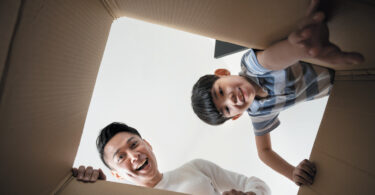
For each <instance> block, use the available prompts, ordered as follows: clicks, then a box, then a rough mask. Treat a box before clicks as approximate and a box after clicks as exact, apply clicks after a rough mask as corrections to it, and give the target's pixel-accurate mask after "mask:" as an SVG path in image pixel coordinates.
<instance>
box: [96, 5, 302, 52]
mask: <svg viewBox="0 0 375 195" xmlns="http://www.w3.org/2000/svg"><path fill="white" fill-rule="evenodd" d="M103 1H104V2H106V4H109V6H108V7H110V8H111V9H112V10H113V13H115V15H116V17H123V16H125V17H133V18H137V19H141V20H145V21H148V22H152V23H156V24H161V25H166V26H169V27H172V28H176V29H180V30H183V31H187V32H191V33H196V34H200V35H203V36H207V37H211V38H215V39H218V40H222V41H226V42H231V43H235V44H238V45H243V46H247V47H253V48H264V47H266V46H268V45H269V44H270V43H273V42H275V41H278V40H280V39H283V38H285V37H286V36H287V35H288V34H289V33H290V31H291V30H292V29H294V28H295V26H296V25H297V23H298V21H299V20H300V19H301V18H302V17H303V16H304V13H305V10H306V7H307V6H308V2H309V1H308V0H284V1H260V0H239V1H227V0H192V1H185V0H153V1H147V0H117V1H116V0H103Z"/></svg>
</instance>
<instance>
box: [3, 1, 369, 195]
mask: <svg viewBox="0 0 375 195" xmlns="http://www.w3.org/2000/svg"><path fill="white" fill-rule="evenodd" d="M307 5H308V0H303V1H302V0H285V1H276V0H272V1H256V0H251V1H245V0H241V1H226V0H218V1H213V0H199V1H198V0H194V1H185V0H153V1H146V0H119V1H115V0H102V1H100V0H95V1H93V0H80V1H74V0H55V1H52V0H45V1H44V0H43V1H42V0H33V1H31V0H25V1H15V0H5V1H1V2H0V16H1V18H0V26H1V28H0V29H1V30H0V37H1V42H0V74H1V75H0V82H1V83H0V129H1V130H0V133H1V136H0V137H1V139H2V141H1V142H0V153H1V154H2V160H1V161H0V173H1V179H0V185H1V188H0V194H72V193H73V194H74V193H76V194H93V191H95V192H98V193H99V192H101V193H104V192H108V193H112V194H116V193H121V192H122V193H135V191H137V192H138V190H140V191H141V192H142V193H144V194H160V193H161V192H160V191H157V190H152V189H144V188H140V187H134V186H127V185H120V184H113V183H108V182H98V183H96V184H92V185H87V186H88V187H87V188H86V184H80V183H77V182H75V181H71V179H70V178H71V177H70V169H71V166H72V164H73V160H74V157H75V154H76V151H77V148H78V145H79V140H80V137H81V133H82V128H83V125H84V121H85V118H86V114H87V111H88V106H89V103H90V99H91V95H92V92H93V88H94V85H95V80H96V76H97V72H98V68H99V65H100V61H101V58H102V55H103V51H104V47H105V44H106V40H107V37H108V33H109V30H110V27H111V23H112V21H113V20H114V19H115V18H117V17H123V16H126V17H134V18H138V19H142V20H145V21H149V22H153V23H157V24H161V25H166V26H169V27H173V28H177V29H181V30H184V31H188V32H192V33H197V34H200V35H204V36H208V37H212V38H215V39H219V40H222V41H226V42H232V43H236V44H239V45H243V46H247V47H254V48H260V49H262V48H265V47H266V46H268V45H270V44H272V43H273V42H275V41H278V40H280V39H283V38H285V37H286V36H287V35H288V33H290V32H291V31H292V30H293V29H295V28H296V25H297V23H298V21H299V20H301V18H302V17H303V15H304V12H305V10H306V7H307ZM337 5H340V7H339V8H338V9H337V10H338V11H337V12H335V13H336V15H334V16H333V17H332V20H331V22H330V23H329V26H330V27H331V37H332V40H334V41H335V43H337V44H338V45H339V46H340V47H342V48H343V49H346V50H356V51H359V52H362V53H363V54H364V55H365V57H366V60H367V61H366V63H365V64H363V65H360V66H354V67H353V66H350V67H349V66H342V67H333V68H336V69H341V70H349V69H359V70H362V71H363V72H365V73H366V74H367V77H371V75H372V73H371V70H370V69H374V64H375V57H374V55H372V53H370V52H372V51H374V44H373V42H374V39H373V37H372V35H373V34H375V25H373V20H374V18H375V17H374V13H375V12H374V10H375V7H374V4H373V3H372V2H370V1H340V2H338V3H337ZM352 75H357V74H355V73H352ZM353 77H356V76H353ZM362 84H363V85H364V86H366V87H367V88H366V89H367V90H365V88H364V87H361V86H362ZM373 85H374V84H373V80H371V81H363V82H359V84H358V82H357V81H345V82H344V81H342V82H341V81H340V82H337V86H336V87H335V90H334V91H333V93H332V97H331V99H330V103H329V107H328V108H327V111H326V116H325V118H324V120H323V123H322V127H321V130H320V132H319V135H318V138H317V141H316V146H315V147H314V149H316V148H318V149H316V150H318V152H313V153H312V156H311V158H312V159H313V160H314V161H315V162H317V164H318V168H321V169H322V170H321V171H320V172H319V174H318V175H317V180H316V185H315V184H314V186H313V187H312V188H311V189H312V191H313V192H316V193H320V192H321V193H325V192H336V191H334V190H333V189H337V188H341V189H343V190H342V191H340V192H343V191H344V190H345V191H344V193H345V192H349V193H351V192H359V191H356V190H355V189H353V190H352V191H350V190H348V188H349V189H351V188H350V186H349V185H347V184H348V181H349V180H347V181H346V180H345V181H343V180H342V182H330V183H329V184H330V185H323V184H322V183H325V182H323V181H326V180H325V179H328V178H330V177H328V176H325V175H330V173H331V172H330V171H337V172H338V173H341V172H340V167H341V169H342V170H345V171H346V172H345V174H344V173H343V174H341V175H340V174H339V175H337V176H341V177H342V178H344V176H345V177H351V178H354V179H353V180H352V181H350V183H351V184H352V185H353V183H354V184H356V185H353V186H361V187H363V185H365V184H366V186H367V185H369V186H371V187H372V186H373V185H370V184H375V183H374V182H373V179H374V170H373V169H372V167H371V166H370V165H371V164H375V163H374V159H373V156H374V155H373V153H372V152H371V149H370V148H373V146H374V144H371V142H369V138H372V137H374V136H373V135H374V134H373V133H372V132H371V131H369V130H370V129H373V122H372V121H371V120H370V119H371V117H372V116H373V112H372V111H371V110H372V109H364V108H365V107H363V109H362V106H366V108H371V107H372V108H374V105H373V104H366V105H362V104H361V105H360V106H359V107H356V106H350V107H348V108H347V109H344V108H341V109H338V108H337V106H345V105H346V104H343V103H342V102H347V101H349V102H350V101H353V100H352V99H353V98H362V99H360V100H361V102H360V103H363V102H371V101H370V100H372V99H368V98H373V96H367V95H366V94H368V89H372V90H373ZM346 89H350V90H356V94H358V97H357V96H352V95H353V94H348V93H346V92H345V90H346ZM347 95H349V96H348V97H346V96H347ZM341 96H342V97H343V99H341ZM344 96H345V98H344ZM331 105H332V106H331ZM331 110H332V111H331ZM336 110H337V111H339V112H340V113H339V114H337V115H335V114H332V112H335V111H336ZM353 113H355V114H356V116H357V115H358V116H362V115H363V116H365V117H354V118H353ZM348 116H351V117H350V118H349V117H348ZM337 120H339V121H340V122H341V121H343V122H345V123H343V124H345V125H338V126H340V128H343V129H345V132H346V133H344V134H342V135H343V137H339V138H343V139H344V137H345V136H347V137H352V136H354V137H355V136H356V135H358V134H354V133H352V132H351V130H353V129H354V127H355V126H353V125H351V124H353V123H350V121H351V120H353V121H356V124H358V126H357V127H355V128H359V129H361V130H362V132H366V133H365V134H363V135H361V136H359V137H355V138H356V139H353V140H352V141H351V142H349V143H348V142H345V143H346V144H350V145H351V146H355V147H354V149H352V148H351V147H347V146H345V147H346V149H349V152H348V153H341V152H342V151H341V150H340V148H336V147H335V146H336V145H335V144H328V143H329V142H330V141H326V140H325V139H333V140H338V137H337V134H336V133H335V131H332V133H331V131H328V130H331V129H334V128H335V127H336V123H337V122H335V121H337ZM331 121H332V122H331ZM349 127H350V128H349ZM326 129H328V130H326ZM365 130H367V131H365ZM326 131H327V132H326ZM330 143H333V142H330ZM361 144H364V145H361ZM344 145H345V144H344ZM356 147H358V148H356ZM322 150H323V151H329V153H328V152H327V154H330V155H331V156H332V155H336V156H337V158H339V159H341V160H337V159H336V158H331V156H329V155H328V156H327V155H326V154H321V153H319V151H322ZM345 155H347V156H345ZM354 157H355V159H353V160H352V161H346V159H347V158H349V159H351V158H354ZM347 170H350V171H347ZM361 183H363V184H362V185H361ZM83 186H85V187H83ZM371 187H369V188H371ZM102 189H105V191H101V190H102ZM107 189H111V190H112V189H113V192H112V191H111V192H109V191H107ZM134 190H135V191H134ZM303 190H304V189H302V190H301V194H308V193H310V194H311V193H312V192H311V191H308V190H305V191H303ZM366 192H373V190H372V188H371V189H368V191H366ZM163 193H165V194H167V192H163ZM171 194H172V193H171Z"/></svg>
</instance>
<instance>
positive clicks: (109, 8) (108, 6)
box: [101, 0, 120, 20]
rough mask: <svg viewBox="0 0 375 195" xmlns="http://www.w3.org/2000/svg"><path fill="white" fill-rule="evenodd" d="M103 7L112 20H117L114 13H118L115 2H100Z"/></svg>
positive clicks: (105, 0)
mask: <svg viewBox="0 0 375 195" xmlns="http://www.w3.org/2000/svg"><path fill="white" fill-rule="evenodd" d="M101 2H102V4H103V6H104V7H105V9H106V10H107V11H108V13H109V15H111V16H112V17H113V19H114V20H115V19H117V18H119V17H120V16H118V15H116V13H118V10H119V8H118V4H117V2H116V1H114V0H102V1H101Z"/></svg>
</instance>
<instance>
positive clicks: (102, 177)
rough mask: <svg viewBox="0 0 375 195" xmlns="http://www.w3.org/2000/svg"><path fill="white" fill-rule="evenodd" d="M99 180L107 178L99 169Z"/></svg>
mask: <svg viewBox="0 0 375 195" xmlns="http://www.w3.org/2000/svg"><path fill="white" fill-rule="evenodd" d="M99 179H102V180H106V179H107V177H106V176H105V174H104V173H103V171H102V169H99Z"/></svg>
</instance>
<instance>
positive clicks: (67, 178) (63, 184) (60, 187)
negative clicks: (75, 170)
mask: <svg viewBox="0 0 375 195" xmlns="http://www.w3.org/2000/svg"><path fill="white" fill-rule="evenodd" d="M73 179H75V177H73V175H72V173H71V172H69V173H68V174H67V175H66V176H65V177H64V179H63V180H61V182H60V183H59V184H58V185H57V186H56V188H55V189H54V190H53V191H52V192H51V193H50V195H57V194H59V193H60V192H61V191H62V190H64V188H65V187H66V186H67V185H68V184H69V182H71V181H72V180H73Z"/></svg>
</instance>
